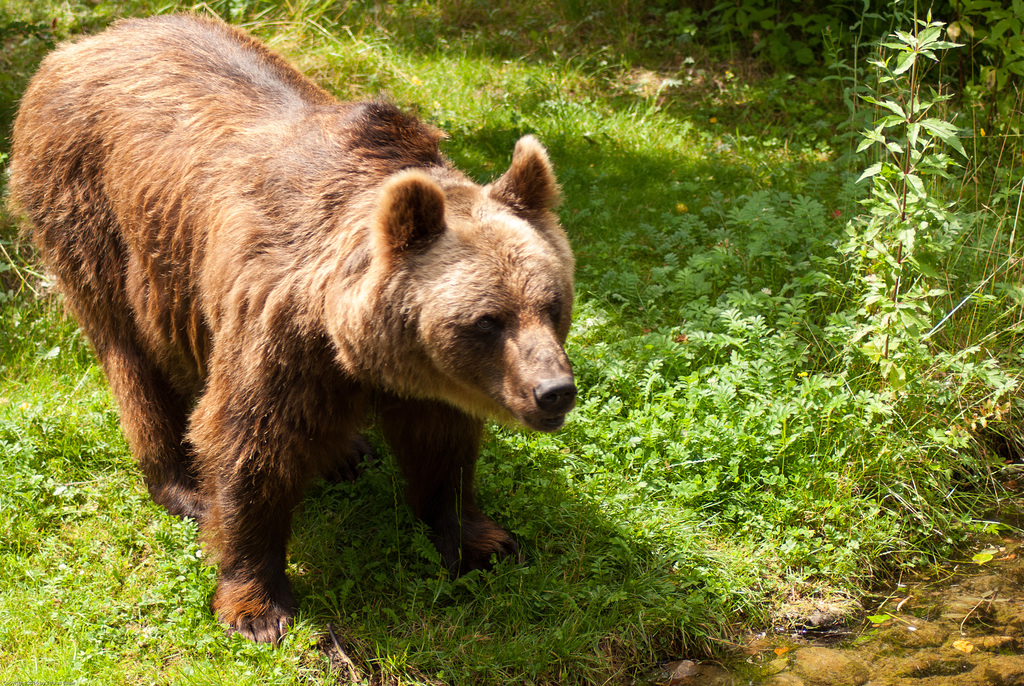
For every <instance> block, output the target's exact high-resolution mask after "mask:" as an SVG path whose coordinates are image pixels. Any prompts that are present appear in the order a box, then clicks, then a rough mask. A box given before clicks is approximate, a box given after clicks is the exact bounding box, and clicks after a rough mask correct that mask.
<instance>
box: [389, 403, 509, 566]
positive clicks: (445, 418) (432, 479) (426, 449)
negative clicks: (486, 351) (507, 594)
mask: <svg viewBox="0 0 1024 686" xmlns="http://www.w3.org/2000/svg"><path fill="white" fill-rule="evenodd" d="M381 427H382V429H383V431H384V437H385V438H386V440H387V441H388V443H389V445H390V446H391V449H392V450H393V451H394V453H395V457H396V458H397V459H398V463H399V464H400V465H401V467H402V471H403V472H404V474H405V477H406V481H407V482H408V499H409V504H410V505H411V506H412V509H413V512H415V513H416V516H417V517H419V518H420V519H422V520H423V521H424V522H426V523H427V524H428V525H429V526H430V528H431V530H432V531H433V540H434V544H435V545H436V546H437V549H438V552H440V553H441V557H442V558H443V559H444V561H445V563H446V564H447V565H448V569H449V570H450V571H451V573H452V574H453V575H458V574H464V573H466V572H468V571H470V570H473V569H488V568H490V566H491V558H492V556H496V557H497V558H498V559H502V558H506V557H518V556H519V546H518V545H517V544H516V541H515V539H514V538H512V536H511V534H509V533H508V532H507V531H505V530H504V529H503V528H501V527H500V526H498V525H497V524H495V523H494V522H493V521H492V520H491V519H490V518H489V517H487V516H486V515H484V514H483V513H482V512H481V511H480V509H479V508H478V507H477V504H476V494H475V491H474V489H473V476H474V472H475V467H476V460H477V455H478V451H479V448H480V437H481V435H482V434H483V422H482V421H480V420H479V419H475V418H473V417H470V416H469V415H467V414H465V413H463V412H461V411H460V410H457V409H455V408H454V407H451V406H450V405H447V404H444V403H440V402H433V401H425V400H397V399H396V400H393V401H392V402H390V403H385V407H383V408H382V410H381Z"/></svg>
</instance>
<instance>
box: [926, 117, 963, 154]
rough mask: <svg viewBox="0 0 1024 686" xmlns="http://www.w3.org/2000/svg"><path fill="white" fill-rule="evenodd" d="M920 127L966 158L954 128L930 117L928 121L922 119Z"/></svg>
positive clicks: (947, 123) (945, 122)
mask: <svg viewBox="0 0 1024 686" xmlns="http://www.w3.org/2000/svg"><path fill="white" fill-rule="evenodd" d="M921 126H923V127H924V128H925V130H926V131H928V133H930V134H931V135H933V136H935V137H936V138H938V139H939V140H941V141H942V142H943V143H945V144H946V145H948V146H949V147H951V148H953V149H954V150H956V151H957V152H958V153H960V154H961V155H963V156H964V157H967V152H966V151H965V150H964V146H963V144H961V143H960V139H959V138H958V137H957V129H956V127H955V126H953V125H952V124H950V123H949V122H947V121H942V120H941V119H934V118H931V117H929V118H928V119H922V120H921Z"/></svg>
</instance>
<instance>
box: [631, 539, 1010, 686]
mask: <svg viewBox="0 0 1024 686" xmlns="http://www.w3.org/2000/svg"><path fill="white" fill-rule="evenodd" d="M1022 556H1024V546H1022V542H1021V541H1020V540H1009V539H1007V540H1003V541H997V542H996V543H995V544H994V545H992V546H991V547H990V548H988V549H987V550H984V551H981V553H979V555H978V556H977V557H975V559H973V560H969V561H966V562H964V563H962V564H958V565H954V566H951V568H950V569H949V570H947V571H946V572H945V573H944V575H943V576H940V577H937V578H933V579H923V580H915V581H910V582H908V583H904V584H900V585H899V586H897V587H896V588H894V589H893V590H892V591H891V592H890V593H887V594H885V595H882V596H876V597H869V598H866V599H864V601H863V606H861V605H860V604H859V603H853V602H852V601H848V602H846V603H843V602H842V601H841V600H840V601H836V600H835V599H832V600H828V601H826V600H818V601H814V600H811V601H804V602H803V603H802V604H794V607H793V608H791V609H789V610H787V609H785V608H784V610H783V612H784V613H786V612H788V613H790V619H791V620H793V624H794V625H796V626H797V627H798V628H797V629H796V630H791V631H788V632H785V633H774V634H762V635H758V636H752V637H750V638H749V639H748V640H747V641H746V642H745V645H743V646H742V648H741V649H739V650H738V651H737V654H736V656H735V658H734V659H732V660H727V661H726V662H724V663H710V662H695V661H689V660H681V661H677V662H671V663H667V664H665V665H662V666H661V667H660V668H659V669H658V670H657V671H656V672H655V673H653V674H651V678H650V680H649V682H648V683H650V684H654V685H657V686H748V685H749V686H848V685H849V686H1013V685H1017V684H1020V685H1021V686H1024V560H1022V559H1021V557H1022Z"/></svg>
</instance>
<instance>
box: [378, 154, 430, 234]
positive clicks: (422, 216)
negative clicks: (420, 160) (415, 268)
mask: <svg viewBox="0 0 1024 686" xmlns="http://www.w3.org/2000/svg"><path fill="white" fill-rule="evenodd" d="M376 224H377V230H378V232H379V233H378V237H379V239H380V240H382V242H383V244H384V247H385V249H386V250H387V251H388V252H390V253H395V252H402V251H404V250H409V249H414V248H418V247H422V246H425V245H427V244H429V243H431V242H432V241H433V240H434V238H436V237H437V236H439V235H441V234H442V233H444V230H445V224H444V191H442V190H441V187H440V186H438V185H437V183H436V182H435V181H434V180H433V179H432V178H430V177H429V176H427V175H426V174H424V173H423V172H421V171H417V170H415V169H410V170H408V171H402V172H398V173H397V174H395V175H394V176H392V177H391V178H390V179H388V181H387V182H386V183H385V184H384V188H383V189H382V190H381V195H380V205H379V207H378V208H377V215H376Z"/></svg>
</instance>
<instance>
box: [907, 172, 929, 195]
mask: <svg viewBox="0 0 1024 686" xmlns="http://www.w3.org/2000/svg"><path fill="white" fill-rule="evenodd" d="M903 178H904V179H906V181H907V184H908V185H909V186H910V187H911V188H912V189H913V191H914V193H916V194H917V197H919V198H925V197H927V196H928V191H926V190H925V188H924V181H922V180H921V177H920V176H918V175H917V174H904V175H903Z"/></svg>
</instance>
